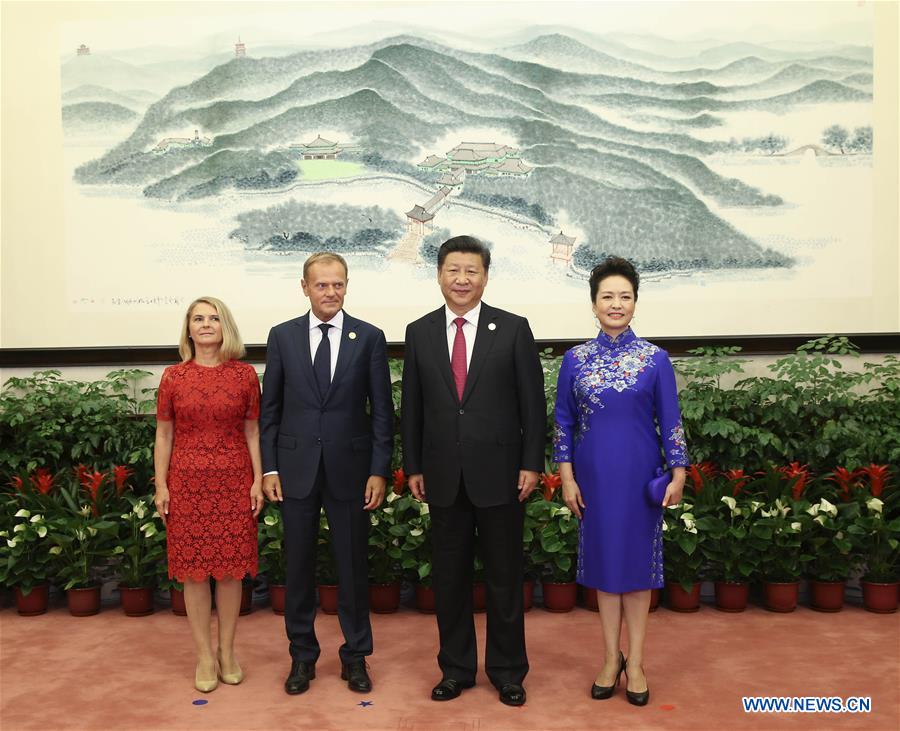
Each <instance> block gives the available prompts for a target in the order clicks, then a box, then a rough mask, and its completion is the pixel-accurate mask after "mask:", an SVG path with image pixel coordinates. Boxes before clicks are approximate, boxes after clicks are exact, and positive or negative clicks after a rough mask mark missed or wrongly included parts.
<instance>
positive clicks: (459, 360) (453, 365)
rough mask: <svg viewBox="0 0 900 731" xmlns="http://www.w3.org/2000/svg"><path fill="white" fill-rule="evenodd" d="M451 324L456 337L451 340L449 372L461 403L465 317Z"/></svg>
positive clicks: (463, 383) (464, 367)
mask: <svg viewBox="0 0 900 731" xmlns="http://www.w3.org/2000/svg"><path fill="white" fill-rule="evenodd" d="M453 324H454V325H456V337H455V338H453V353H452V354H451V355H450V370H451V371H453V380H454V381H456V394H457V395H458V396H459V400H460V401H462V397H463V391H465V390H466V370H467V369H466V336H465V334H464V333H463V325H465V324H466V318H465V317H457V318H456V319H455V320H454V321H453Z"/></svg>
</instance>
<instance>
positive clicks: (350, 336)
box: [347, 330, 356, 340]
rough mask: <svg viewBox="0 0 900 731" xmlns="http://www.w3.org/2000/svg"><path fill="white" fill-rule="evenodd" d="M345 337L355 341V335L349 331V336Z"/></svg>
mask: <svg viewBox="0 0 900 731" xmlns="http://www.w3.org/2000/svg"><path fill="white" fill-rule="evenodd" d="M347 337H348V338H350V339H351V340H356V333H355V332H353V331H352V330H351V331H350V334H349V335H347Z"/></svg>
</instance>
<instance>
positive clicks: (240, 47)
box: [234, 36, 247, 58]
mask: <svg viewBox="0 0 900 731" xmlns="http://www.w3.org/2000/svg"><path fill="white" fill-rule="evenodd" d="M246 55H247V44H245V43H241V37H240V36H238V39H237V43H235V44H234V57H235V58H244V56H246Z"/></svg>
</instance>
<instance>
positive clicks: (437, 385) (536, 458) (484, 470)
mask: <svg viewBox="0 0 900 731" xmlns="http://www.w3.org/2000/svg"><path fill="white" fill-rule="evenodd" d="M444 312H445V311H444V308H443V307H441V308H440V309H438V310H435V311H434V312H432V313H430V314H428V315H425V317H423V318H421V319H419V320H416V321H415V322H413V323H411V324H410V325H409V326H408V327H407V328H406V354H405V356H404V361H403V401H402V408H401V411H402V428H401V431H402V438H403V466H404V470H405V471H406V474H408V475H412V474H418V473H421V474H422V475H423V476H424V479H425V492H426V495H427V499H428V502H429V503H431V504H433V505H436V506H439V507H449V506H450V505H452V504H453V502H454V500H455V499H456V494H457V491H458V490H459V483H460V475H462V477H463V478H464V480H465V485H466V491H467V493H468V495H469V499H470V500H471V501H472V503H473V504H474V505H476V506H478V507H490V506H493V505H503V504H506V503H509V502H512V501H515V500H517V499H518V489H517V486H518V478H519V470H521V469H525V470H534V471H536V472H540V471H542V470H543V469H544V444H545V436H546V418H547V406H546V399H545V397H544V377H543V369H542V367H541V364H540V358H539V357H538V354H537V348H536V346H535V343H534V336H533V335H532V334H531V328H530V327H529V326H528V321H527V320H526V319H525V318H524V317H519V316H518V315H513V314H512V313H509V312H505V311H503V310H498V309H497V308H495V307H490V306H489V305H487V304H484V303H482V305H481V314H480V316H479V319H478V329H477V331H476V334H475V345H474V348H473V351H472V361H471V363H470V364H469V371H468V374H467V377H466V387H465V391H464V392H463V397H462V400H461V401H460V399H459V397H458V396H457V393H456V385H455V383H454V381H453V374H452V372H451V370H450V353H449V351H448V346H447V320H446V316H445V314H444Z"/></svg>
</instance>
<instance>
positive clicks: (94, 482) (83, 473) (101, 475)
mask: <svg viewBox="0 0 900 731" xmlns="http://www.w3.org/2000/svg"><path fill="white" fill-rule="evenodd" d="M75 471H76V472H77V473H78V479H79V481H80V482H81V486H82V487H83V488H84V489H85V490H86V491H87V493H88V494H89V495H90V496H91V503H93V510H94V515H99V511H98V510H97V497H98V496H99V495H100V488H101V487H103V482H104V480H106V473H105V472H99V471H97V470H94V471H93V472H91V471H90V470H88V469H87V468H86V467H84V465H78V467H77V468H76V470H75Z"/></svg>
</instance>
